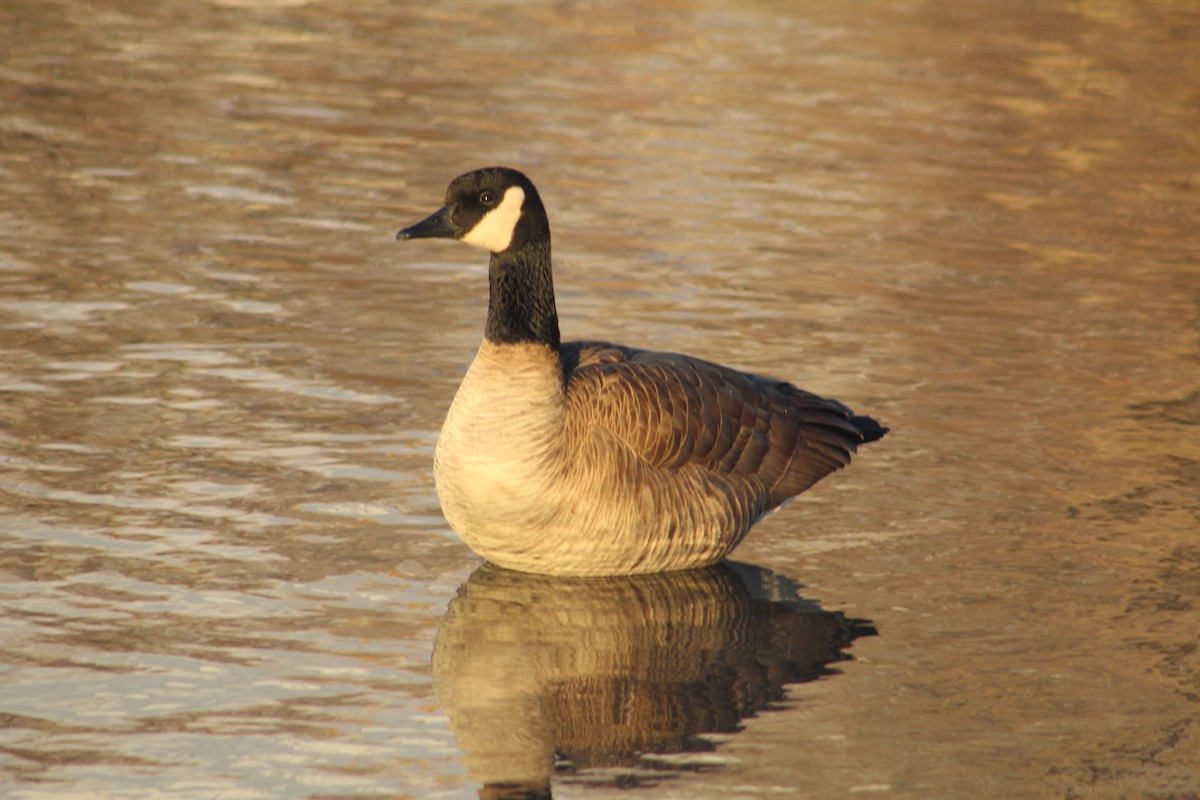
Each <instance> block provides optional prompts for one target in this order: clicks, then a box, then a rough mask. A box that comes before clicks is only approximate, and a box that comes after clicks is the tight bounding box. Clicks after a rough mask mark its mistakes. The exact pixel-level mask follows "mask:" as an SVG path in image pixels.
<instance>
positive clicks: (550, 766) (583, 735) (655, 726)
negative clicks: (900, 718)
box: [433, 562, 874, 800]
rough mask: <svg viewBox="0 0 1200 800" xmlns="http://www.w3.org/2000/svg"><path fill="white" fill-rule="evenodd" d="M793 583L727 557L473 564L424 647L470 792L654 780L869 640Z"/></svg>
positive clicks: (537, 793) (859, 627) (520, 794)
mask: <svg viewBox="0 0 1200 800" xmlns="http://www.w3.org/2000/svg"><path fill="white" fill-rule="evenodd" d="M796 589H797V587H796V585H795V584H794V583H792V582H791V581H789V580H787V579H786V578H782V577H780V576H776V575H774V574H772V573H771V572H769V571H767V570H765V569H761V568H759V567H754V566H749V565H745V564H736V563H729V562H726V563H722V564H717V565H716V566H713V567H709V568H707V569H702V570H695V571H689V572H676V573H664V574H654V575H640V576H632V577H622V578H593V579H587V578H555V577H548V576H541V575H531V574H526V573H519V572H511V571H509V570H505V569H501V568H499V567H495V566H493V565H491V564H485V565H484V566H482V567H480V568H479V569H478V570H477V571H476V572H475V573H474V574H472V575H471V577H470V578H469V579H468V580H467V581H466V583H464V584H463V585H462V586H461V587H460V588H459V591H458V596H457V597H456V598H455V599H454V600H453V601H451V603H450V607H449V609H448V610H447V612H446V615H445V617H444V618H443V620H442V623H441V626H440V628H439V630H438V635H437V640H436V642H435V644H434V650H433V679H434V690H435V692H436V695H437V700H438V703H439V704H440V705H441V706H442V708H443V709H444V710H445V712H446V713H447V715H448V716H449V718H450V726H451V729H452V731H453V733H454V736H455V738H456V739H457V740H458V743H459V746H460V747H461V748H462V749H463V751H464V753H465V761H466V765H467V768H468V770H469V771H470V774H471V777H472V778H473V779H474V780H476V781H478V782H480V783H482V784H483V788H482V789H481V790H480V792H479V794H480V797H481V798H486V799H487V800H498V798H540V797H550V779H551V776H552V775H556V776H557V779H558V780H560V781H573V780H586V781H587V782H588V783H596V782H609V783H619V784H620V785H622V786H629V785H636V784H638V783H640V782H644V781H647V780H653V779H655V778H661V777H666V776H667V774H668V773H665V772H664V768H669V765H671V764H676V765H679V766H683V765H686V762H687V757H685V756H681V755H680V754H686V753H697V752H702V751H711V750H712V749H713V748H714V746H715V745H714V743H713V741H712V740H711V739H710V738H708V737H706V736H705V735H706V734H714V733H716V734H720V733H731V732H735V731H737V730H739V722H740V720H742V719H743V718H745V717H748V716H752V715H754V714H755V713H756V712H757V711H759V710H761V709H763V708H765V707H766V706H767V705H768V704H769V703H771V702H774V701H778V700H781V699H782V698H783V696H784V692H783V686H784V684H787V683H795V682H799V681H805V680H811V679H813V678H816V677H818V676H820V675H823V674H828V673H829V671H830V670H829V669H828V667H827V666H826V665H827V664H829V663H830V662H834V661H839V660H843V659H845V658H847V656H845V654H844V653H843V649H844V648H845V647H846V646H847V645H849V644H850V642H851V641H853V640H854V639H855V638H857V637H858V636H862V635H865V634H870V633H874V631H873V629H872V628H871V627H870V625H869V624H868V623H866V622H864V621H862V620H852V619H847V618H846V617H844V616H843V615H841V614H838V613H831V612H826V611H822V610H821V609H820V608H819V607H818V606H817V605H816V604H815V603H813V602H811V601H807V600H804V599H802V598H801V597H799V596H798V595H797V592H796ZM672 754H673V755H672ZM690 766H692V767H693V768H694V767H695V766H696V764H695V763H693V764H691V765H690Z"/></svg>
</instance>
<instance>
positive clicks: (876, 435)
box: [850, 417, 888, 444]
mask: <svg viewBox="0 0 1200 800" xmlns="http://www.w3.org/2000/svg"><path fill="white" fill-rule="evenodd" d="M850 424H851V425H853V426H854V427H856V428H858V432H859V433H861V434H862V437H863V440H862V443H863V444H866V443H867V442H874V441H876V440H878V439H882V438H883V435H884V434H885V433H887V432H888V429H887V428H885V427H883V426H882V425H880V424H879V423H878V422H876V421H875V420H873V419H871V418H870V417H851V418H850Z"/></svg>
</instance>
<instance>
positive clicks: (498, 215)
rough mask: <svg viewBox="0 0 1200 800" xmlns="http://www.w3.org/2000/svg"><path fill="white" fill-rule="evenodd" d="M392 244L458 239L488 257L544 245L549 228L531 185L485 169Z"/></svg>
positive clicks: (453, 188) (510, 173)
mask: <svg viewBox="0 0 1200 800" xmlns="http://www.w3.org/2000/svg"><path fill="white" fill-rule="evenodd" d="M396 238H397V239H458V240H459V241H463V242H466V243H467V244H470V245H474V246H476V247H482V248H483V249H485V250H489V251H491V252H493V253H502V252H504V251H506V250H510V249H514V248H521V247H524V246H526V245H529V244H537V243H542V242H549V240H550V223H549V222H548V221H547V219H546V209H545V208H544V207H543V206H542V200H541V198H540V197H538V193H537V189H535V188H534V187H533V183H531V182H530V180H529V178H526V177H525V176H524V175H522V174H521V173H520V172H517V171H516V170H515V169H509V168H508V167H485V168H484V169H477V170H475V171H474V172H468V173H467V174H466V175H460V176H458V177H457V178H455V179H454V180H453V181H451V182H450V186H449V187H447V188H446V205H444V206H443V207H442V208H440V209H438V210H437V211H436V212H434V214H433V215H432V216H430V217H428V218H427V219H424V220H422V221H421V222H418V223H417V224H416V225H413V226H412V227H409V228H405V229H404V230H402V231H400V232H399V233H397V234H396Z"/></svg>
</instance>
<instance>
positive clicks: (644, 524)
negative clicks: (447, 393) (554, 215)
mask: <svg viewBox="0 0 1200 800" xmlns="http://www.w3.org/2000/svg"><path fill="white" fill-rule="evenodd" d="M431 237H436V238H453V239H459V240H461V241H464V242H466V243H468V244H473V245H475V246H478V247H482V248H484V249H487V250H489V251H490V252H491V259H490V263H489V269H488V273H489V284H490V289H491V293H490V300H489V306H488V320H487V325H486V328H485V331H484V339H483V343H482V344H481V345H480V348H479V351H478V353H477V354H476V356H475V359H474V361H473V362H472V363H471V366H470V368H469V369H468V370H467V374H466V376H464V378H463V381H462V384H461V385H460V386H459V389H458V392H457V393H456V395H455V397H454V401H453V403H452V404H451V406H450V410H449V412H448V414H447V416H446V421H445V424H444V425H443V426H442V432H441V436H440V437H439V438H438V444H437V451H436V455H435V458H434V477H435V481H436V483H437V491H438V499H439V501H440V502H441V506H442V511H443V512H444V514H445V516H446V520H447V521H448V522H449V524H450V526H451V528H453V529H454V531H455V532H456V533H457V534H458V535H459V536H460V537H462V539H463V540H464V541H465V542H466V543H467V544H468V545H469V546H470V547H471V548H472V549H473V550H474V551H475V552H476V553H478V554H479V555H481V556H483V557H484V558H486V559H488V560H489V561H492V562H494V563H496V564H498V565H500V566H503V567H508V568H510V569H516V570H522V571H525V572H537V573H544V574H554V575H627V574H635V573H646V572H664V571H669V570H678V569H689V568H693V567H702V566H706V565H709V564H712V563H715V562H717V561H719V560H721V559H722V558H724V557H725V556H726V555H727V554H728V553H729V552H730V551H731V550H733V548H734V547H736V546H737V544H738V543H739V542H740V541H741V540H742V539H743V538H744V537H745V535H746V533H747V532H748V531H749V530H750V527H751V526H752V525H753V524H754V523H755V522H757V521H758V520H759V519H761V518H762V517H763V516H764V515H765V514H766V513H768V512H769V511H771V510H772V509H774V508H776V507H778V506H779V505H781V504H782V503H784V502H786V501H787V500H789V499H790V498H792V497H794V496H795V495H797V494H799V493H800V492H802V491H804V490H805V489H807V488H808V487H810V486H812V485H813V484H814V483H816V482H817V481H818V480H820V479H821V478H822V477H824V476H825V475H827V474H829V473H830V472H833V471H834V470H837V469H840V468H841V467H843V466H845V465H846V464H848V463H849V462H850V457H851V455H852V454H853V453H854V452H855V449H856V447H857V446H858V445H859V444H862V443H864V442H867V441H873V440H875V439H878V438H879V437H881V436H882V435H883V434H884V433H885V432H886V429H885V428H883V427H882V426H880V425H879V424H878V423H876V422H875V421H874V420H872V419H870V418H868V417H857V416H854V415H853V414H852V412H851V411H850V410H849V409H848V408H846V407H845V406H843V405H842V404H841V403H838V402H836V401H833V400H825V399H822V398H820V397H817V396H816V395H813V394H810V393H808V392H805V391H803V390H801V389H797V388H796V387H795V386H792V385H791V384H789V383H786V382H783V381H778V380H773V379H770V378H764V377H761V376H757V375H751V374H748V373H744V372H739V371H737V370H733V369H730V368H728V367H723V366H720V365H717V364H712V363H709V362H707V361H702V360H700V359H696V358H691V357H689V356H685V355H679V354H675V353H661V352H655V351H650V350H638V349H634V348H629V347H622V346H620V345H614V344H608V343H603V342H570V343H562V342H560V340H559V330H558V317H557V312H556V310H555V305H554V287H553V279H552V273H551V264H550V228H549V223H548V221H547V218H546V212H545V209H544V207H543V206H542V202H541V199H540V198H539V196H538V193H537V190H536V189H535V188H534V186H533V184H532V183H531V182H530V181H529V179H528V178H526V177H525V176H524V175H522V174H521V173H519V172H517V171H515V170H511V169H507V168H503V167H491V168H487V169H481V170H476V171H475V172H470V173H467V174H466V175H463V176H460V177H459V178H456V179H455V180H454V181H453V182H451V184H450V186H449V188H448V189H447V190H446V203H445V206H444V207H443V208H442V209H440V210H439V211H437V212H436V213H435V214H433V215H432V216H430V217H429V218H428V219H426V220H424V221H422V222H420V223H418V224H416V225H414V226H412V227H409V228H405V229H404V230H402V231H400V233H398V234H397V238H400V239H417V238H431Z"/></svg>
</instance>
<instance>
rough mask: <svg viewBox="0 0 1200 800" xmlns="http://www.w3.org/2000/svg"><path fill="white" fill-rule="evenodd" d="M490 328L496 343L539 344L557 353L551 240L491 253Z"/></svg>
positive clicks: (487, 332)
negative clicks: (551, 269) (551, 270)
mask: <svg viewBox="0 0 1200 800" xmlns="http://www.w3.org/2000/svg"><path fill="white" fill-rule="evenodd" d="M488 285H489V289H490V292H491V296H490V298H489V300H488V316H487V327H486V328H485V329H484V334H483V335H484V336H485V337H487V339H488V341H491V342H495V343H497V344H516V343H518V342H538V343H540V344H544V345H546V346H547V347H549V348H551V349H552V350H558V343H559V339H558V311H557V310H556V309H555V308H554V278H553V276H552V275H551V272H550V241H549V239H548V238H547V239H546V240H544V241H540V242H530V243H528V244H525V245H523V246H521V247H514V248H510V249H508V250H505V251H504V252H503V253H492V258H491V261H490V262H489V263H488Z"/></svg>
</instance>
